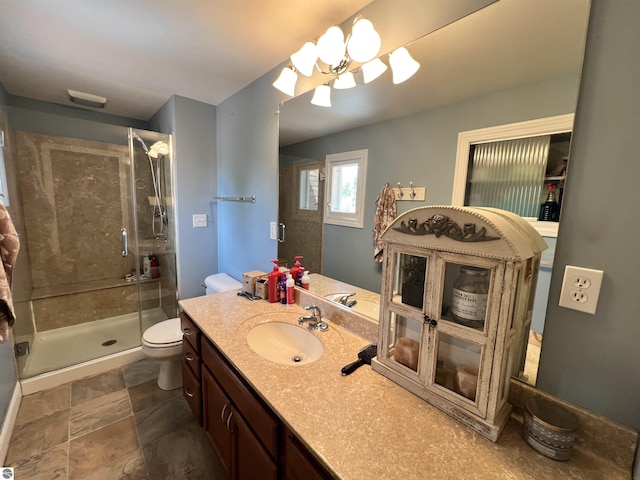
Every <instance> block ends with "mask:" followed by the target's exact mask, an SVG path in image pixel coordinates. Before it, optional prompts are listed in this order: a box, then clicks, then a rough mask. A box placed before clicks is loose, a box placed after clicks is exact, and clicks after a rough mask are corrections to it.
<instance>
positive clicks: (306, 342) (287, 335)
mask: <svg viewBox="0 0 640 480" xmlns="http://www.w3.org/2000/svg"><path fill="white" fill-rule="evenodd" d="M247 342H248V343H249V347H251V349H252V350H253V351H254V352H256V353H257V354H258V355H260V356H261V357H264V358H266V359H267V360H271V361H272V362H276V363H280V364H282V365H306V364H308V363H311V362H315V361H316V360H318V359H319V358H320V357H321V356H322V352H323V350H324V349H323V347H322V343H321V342H320V340H318V339H317V338H316V336H315V335H314V334H313V333H311V332H310V331H308V330H306V329H304V328H302V327H299V326H297V325H292V324H291V323H284V322H268V323H261V324H260V325H256V326H255V327H253V328H252V329H251V330H250V331H249V333H248V334H247Z"/></svg>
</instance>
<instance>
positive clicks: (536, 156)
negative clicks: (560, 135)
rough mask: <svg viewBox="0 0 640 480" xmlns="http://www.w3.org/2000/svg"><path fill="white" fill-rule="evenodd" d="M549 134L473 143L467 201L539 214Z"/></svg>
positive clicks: (528, 213) (477, 204)
mask: <svg viewBox="0 0 640 480" xmlns="http://www.w3.org/2000/svg"><path fill="white" fill-rule="evenodd" d="M550 140H551V137H550V136H549V135H545V136H541V137H530V138H520V139H516V140H507V141H503V142H492V143H482V144H478V145H474V151H473V158H472V159H471V161H470V166H469V167H470V168H469V174H468V186H467V199H466V202H465V205H469V206H476V207H494V208H501V209H503V210H508V211H510V212H514V213H517V214H518V215H520V216H522V217H537V216H538V210H539V208H540V200H541V191H542V186H543V183H544V176H545V172H546V168H547V159H548V157H549V143H550Z"/></svg>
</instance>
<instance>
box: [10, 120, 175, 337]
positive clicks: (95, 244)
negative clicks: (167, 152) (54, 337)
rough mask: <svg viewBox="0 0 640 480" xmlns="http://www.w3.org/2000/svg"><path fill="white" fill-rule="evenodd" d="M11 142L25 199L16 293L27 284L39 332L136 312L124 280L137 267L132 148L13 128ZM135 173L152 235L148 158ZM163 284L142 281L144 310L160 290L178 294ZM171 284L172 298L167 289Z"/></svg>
mask: <svg viewBox="0 0 640 480" xmlns="http://www.w3.org/2000/svg"><path fill="white" fill-rule="evenodd" d="M12 140H13V142H14V149H13V156H14V157H15V159H17V162H15V163H14V164H13V165H14V168H15V173H14V175H15V174H17V180H15V183H16V187H17V191H18V194H19V196H20V200H21V201H20V204H21V208H20V211H19V212H17V216H18V217H19V218H18V220H19V222H18V223H20V232H21V244H22V245H21V247H22V249H21V255H22V256H23V257H28V259H27V260H28V261H23V262H22V267H23V268H27V269H28V275H25V274H24V272H22V277H23V281H20V282H18V285H15V286H14V290H15V289H24V290H26V289H28V292H27V291H20V292H19V293H17V296H18V297H20V298H23V297H24V298H28V299H30V300H31V301H32V307H33V321H34V326H35V329H36V330H37V331H44V330H49V329H52V328H59V327H64V326H69V325H75V324H78V323H84V322H88V321H93V320H97V319H101V318H107V317H111V316H115V315H120V314H124V313H131V312H135V311H137V295H136V287H135V285H134V284H126V283H124V282H122V281H121V278H122V277H123V276H124V275H125V274H126V273H129V272H131V271H132V270H134V268H135V263H134V262H135V238H134V235H133V229H132V228H131V225H132V219H131V218H130V216H131V213H130V211H129V206H128V205H129V201H130V198H131V185H130V183H129V178H128V171H129V151H128V146H127V145H116V144H108V143H103V142H96V141H89V140H81V139H74V138H64V137H55V136H49V135H42V134H36V133H30V132H21V131H14V132H12ZM123 140H124V139H123ZM142 158H143V159H144V160H145V161H146V160H147V159H146V157H144V155H142ZM16 163H17V165H16ZM136 177H137V178H138V181H137V182H136V187H137V189H138V190H137V191H136V193H137V195H138V196H139V199H140V203H139V205H138V206H137V207H136V212H137V215H138V218H139V224H140V225H141V229H142V236H143V237H144V236H151V218H152V217H151V216H152V207H151V205H150V204H149V202H148V201H147V197H148V196H152V195H153V182H152V180H151V175H150V169H149V165H148V163H147V164H145V163H142V164H141V165H140V168H139V171H138V172H137V173H136ZM123 226H125V227H127V228H129V230H130V232H131V234H130V236H129V248H130V255H129V257H126V258H123V257H122V255H121V250H122V245H121V235H120V229H121V227H123ZM146 230H149V231H148V232H147V231H146ZM170 253H171V252H167V254H168V258H167V259H166V260H165V261H164V262H163V263H165V265H164V267H165V269H164V270H165V271H164V273H165V274H169V273H171V270H172V268H171V266H170V265H171V263H172V262H171V261H170V260H169V258H175V257H174V256H173V255H170ZM173 263H175V262H173ZM19 267H20V265H18V268H19ZM173 270H175V267H173ZM173 273H174V274H175V272H173ZM24 277H29V279H30V282H29V281H24ZM162 283H166V281H165V280H164V279H163V278H161V279H160V281H154V282H149V283H147V284H143V285H142V298H143V305H142V308H143V309H147V308H154V307H158V306H159V297H160V296H161V295H162V292H164V295H165V296H167V298H168V300H167V301H168V303H171V299H172V298H173V299H175V280H174V281H173V282H168V283H169V284H168V285H167V287H164V286H163V285H162ZM171 284H173V285H171ZM170 287H173V292H172V293H173V295H171V294H170V293H167V291H166V290H167V289H168V288H170ZM173 303H174V304H175V300H173ZM168 309H169V310H170V308H168ZM25 313H26V312H25ZM171 316H175V309H174V311H173V314H172V315H171ZM21 323H23V322H21ZM24 323H26V322H24ZM20 330H28V328H27V326H26V325H25V324H23V325H21V327H19V326H18V325H16V333H17V334H20V333H26V332H20Z"/></svg>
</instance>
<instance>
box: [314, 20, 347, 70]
mask: <svg viewBox="0 0 640 480" xmlns="http://www.w3.org/2000/svg"><path fill="white" fill-rule="evenodd" d="M344 53H345V45H344V33H343V32H342V30H341V29H340V27H337V26H335V25H334V26H333V27H329V28H328V29H327V31H326V32H325V33H324V35H322V36H321V37H320V38H319V39H318V57H319V58H320V60H322V61H323V62H324V63H326V64H327V65H338V63H340V61H341V60H342V58H343V57H344Z"/></svg>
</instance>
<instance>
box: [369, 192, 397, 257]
mask: <svg viewBox="0 0 640 480" xmlns="http://www.w3.org/2000/svg"><path fill="white" fill-rule="evenodd" d="M395 218H396V196H395V194H394V193H393V189H392V188H391V185H389V183H385V184H384V187H382V190H380V193H379V194H378V198H376V217H375V219H374V221H373V242H374V245H375V246H374V249H373V258H374V260H375V261H376V263H382V241H381V240H380V235H382V232H384V231H385V230H386V228H387V227H388V226H389V225H391V223H392V222H393V221H394V220H395Z"/></svg>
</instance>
